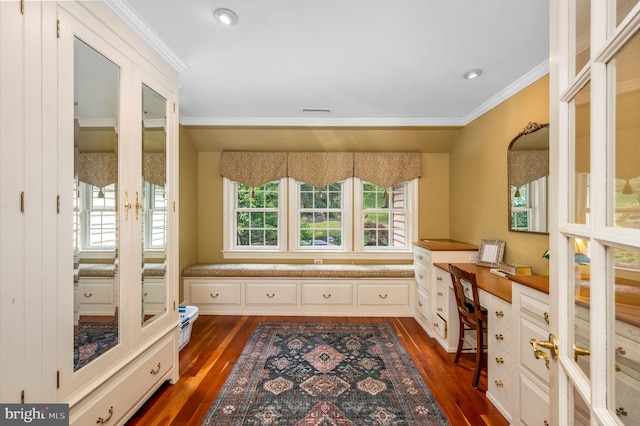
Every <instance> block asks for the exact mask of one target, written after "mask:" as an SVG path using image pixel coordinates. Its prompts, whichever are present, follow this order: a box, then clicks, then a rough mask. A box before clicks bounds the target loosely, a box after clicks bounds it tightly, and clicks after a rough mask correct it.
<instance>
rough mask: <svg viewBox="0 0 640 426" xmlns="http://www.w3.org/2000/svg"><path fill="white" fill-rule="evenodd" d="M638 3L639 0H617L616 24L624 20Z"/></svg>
mask: <svg viewBox="0 0 640 426" xmlns="http://www.w3.org/2000/svg"><path fill="white" fill-rule="evenodd" d="M636 3H638V0H616V11H615V14H616V25H618V24H620V22H622V20H623V19H624V18H625V17H626V16H627V14H628V13H629V12H630V11H631V9H632V8H633V6H635V5H636ZM612 30H613V29H612Z"/></svg>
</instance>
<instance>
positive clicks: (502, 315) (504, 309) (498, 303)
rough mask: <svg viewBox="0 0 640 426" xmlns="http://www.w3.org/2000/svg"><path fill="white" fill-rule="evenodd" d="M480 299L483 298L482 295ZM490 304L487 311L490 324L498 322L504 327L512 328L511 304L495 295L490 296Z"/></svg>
mask: <svg viewBox="0 0 640 426" xmlns="http://www.w3.org/2000/svg"><path fill="white" fill-rule="evenodd" d="M480 299H482V296H481V297H480ZM489 304H490V306H489V309H488V312H487V317H488V318H487V320H488V321H489V324H497V325H499V326H500V327H502V328H506V329H507V330H510V329H511V327H512V326H511V324H512V322H513V315H512V309H511V304H510V303H508V302H506V301H504V300H502V299H500V298H497V297H495V296H491V297H490V299H489Z"/></svg>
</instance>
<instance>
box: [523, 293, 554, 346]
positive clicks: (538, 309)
mask: <svg viewBox="0 0 640 426" xmlns="http://www.w3.org/2000/svg"><path fill="white" fill-rule="evenodd" d="M520 309H521V310H522V311H524V312H526V313H528V314H530V315H531V316H532V318H534V319H535V320H536V321H538V322H540V323H541V324H547V325H548V324H549V304H548V302H546V301H541V300H538V299H534V298H533V297H529V296H528V295H526V294H522V293H521V294H520ZM545 340H546V339H545Z"/></svg>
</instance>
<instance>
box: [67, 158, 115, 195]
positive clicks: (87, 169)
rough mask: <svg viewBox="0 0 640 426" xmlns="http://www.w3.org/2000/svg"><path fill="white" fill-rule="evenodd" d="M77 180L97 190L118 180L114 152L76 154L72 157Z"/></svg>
mask: <svg viewBox="0 0 640 426" xmlns="http://www.w3.org/2000/svg"><path fill="white" fill-rule="evenodd" d="M74 160H75V162H76V164H75V166H76V171H77V173H78V180H79V181H80V182H85V183H88V184H90V185H93V186H97V187H98V188H104V187H105V186H108V185H111V184H112V183H116V181H117V180H118V158H117V157H116V154H115V152H80V153H79V152H77V151H76V155H75V157H74Z"/></svg>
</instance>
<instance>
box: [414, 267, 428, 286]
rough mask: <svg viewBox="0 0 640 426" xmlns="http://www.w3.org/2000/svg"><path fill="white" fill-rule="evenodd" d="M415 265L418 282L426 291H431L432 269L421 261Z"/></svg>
mask: <svg viewBox="0 0 640 426" xmlns="http://www.w3.org/2000/svg"><path fill="white" fill-rule="evenodd" d="M414 267H415V280H416V283H417V284H418V285H419V286H420V287H422V288H423V289H425V291H427V292H430V291H431V289H430V288H429V274H430V273H431V272H430V269H429V268H428V267H427V266H425V265H423V264H421V263H416V264H415V266H414Z"/></svg>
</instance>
